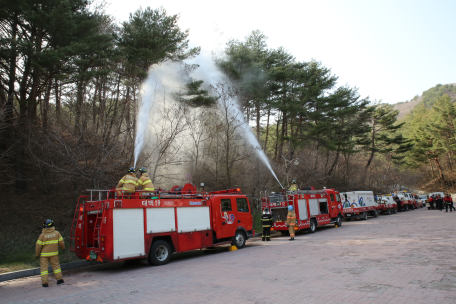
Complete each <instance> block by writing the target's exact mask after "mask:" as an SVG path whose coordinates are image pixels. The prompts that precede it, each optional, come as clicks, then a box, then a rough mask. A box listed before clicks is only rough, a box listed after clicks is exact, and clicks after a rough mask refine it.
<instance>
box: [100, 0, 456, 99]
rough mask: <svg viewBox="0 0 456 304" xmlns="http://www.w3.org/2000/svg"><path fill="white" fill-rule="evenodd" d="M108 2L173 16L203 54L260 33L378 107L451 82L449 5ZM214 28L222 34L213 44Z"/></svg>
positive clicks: (455, 6) (454, 2) (448, 1)
mask: <svg viewBox="0 0 456 304" xmlns="http://www.w3.org/2000/svg"><path fill="white" fill-rule="evenodd" d="M107 1H108V2H111V5H110V6H109V7H108V9H107V12H108V13H109V14H111V15H114V16H115V17H116V18H117V20H118V21H124V20H127V19H128V15H129V13H130V12H133V11H135V10H136V9H137V8H139V7H140V6H142V7H146V6H151V7H152V8H157V7H160V6H163V7H164V8H165V9H166V10H167V11H168V13H169V14H177V13H179V14H180V15H181V19H180V21H179V25H180V26H181V28H183V29H189V30H190V36H189V38H190V41H191V44H192V45H199V46H201V47H202V48H203V50H206V51H209V50H211V49H213V48H214V47H215V46H216V45H217V44H219V45H220V43H221V42H225V41H227V40H228V39H230V38H234V39H240V40H242V39H243V38H244V37H245V36H246V35H248V34H249V32H251V31H252V30H255V29H259V30H261V31H263V32H264V34H265V35H266V36H268V37H269V39H268V46H269V47H271V48H276V47H279V46H283V47H285V48H286V49H288V50H289V52H290V53H291V54H293V55H294V56H295V57H296V58H297V60H306V61H307V60H310V59H311V58H315V59H316V60H319V61H322V62H323V64H324V65H325V66H327V67H329V68H331V69H332V72H333V73H334V74H336V75H338V76H339V84H341V85H343V84H349V85H351V86H356V87H358V88H359V91H360V93H361V94H362V96H370V98H371V99H377V100H379V99H382V100H383V102H388V103H396V102H399V101H405V100H410V99H411V98H412V97H413V96H415V95H416V94H421V93H422V92H423V91H425V90H427V89H429V88H430V87H432V86H435V85H436V84H438V83H441V84H446V83H456V59H455V51H456V32H455V31H456V0H434V1H430V0H429V1H425V0H418V1H417V0H414V1H411V0H397V1H384V0H383V1H380V0H375V1H368V0H365V1H360V0H350V1H342V0H340V1H338V0H319V1H307V0H301V1H285V0H283V1H269V2H268V1H248V0H244V1H238V0H232V1H223V2H222V1H198V0H187V1H180V0H179V1H178V0H166V1H163V0H157V1H151V2H146V1H139V0H129V1H125V0H122V1H119V0H107ZM216 27H217V28H218V29H219V31H220V32H223V35H222V36H221V37H217V38H216V39H215V38H214V28H216ZM216 40H217V42H218V43H216Z"/></svg>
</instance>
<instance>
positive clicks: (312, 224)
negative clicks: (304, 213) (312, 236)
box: [309, 219, 317, 233]
mask: <svg viewBox="0 0 456 304" xmlns="http://www.w3.org/2000/svg"><path fill="white" fill-rule="evenodd" d="M315 230H317V223H315V220H314V219H311V220H310V227H309V233H314V232H315Z"/></svg>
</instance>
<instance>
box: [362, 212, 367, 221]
mask: <svg viewBox="0 0 456 304" xmlns="http://www.w3.org/2000/svg"><path fill="white" fill-rule="evenodd" d="M361 219H362V220H363V221H365V220H367V212H363V215H361Z"/></svg>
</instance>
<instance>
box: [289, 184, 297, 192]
mask: <svg viewBox="0 0 456 304" xmlns="http://www.w3.org/2000/svg"><path fill="white" fill-rule="evenodd" d="M288 191H298V186H297V185H296V184H293V185H291V187H290V189H288Z"/></svg>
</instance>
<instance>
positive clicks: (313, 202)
mask: <svg viewBox="0 0 456 304" xmlns="http://www.w3.org/2000/svg"><path fill="white" fill-rule="evenodd" d="M309 209H310V215H311V216H314V215H318V214H319V213H320V210H319V209H318V199H316V198H311V199H309Z"/></svg>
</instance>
